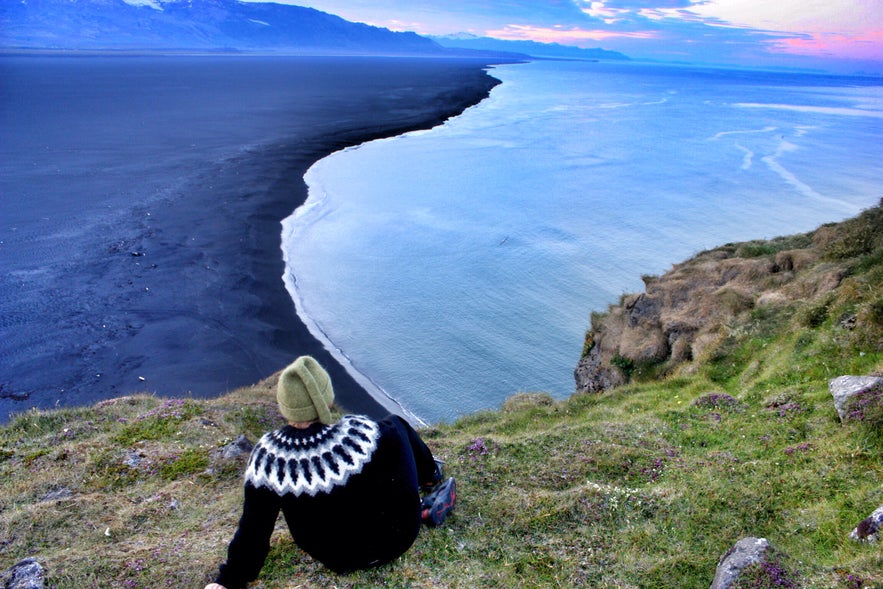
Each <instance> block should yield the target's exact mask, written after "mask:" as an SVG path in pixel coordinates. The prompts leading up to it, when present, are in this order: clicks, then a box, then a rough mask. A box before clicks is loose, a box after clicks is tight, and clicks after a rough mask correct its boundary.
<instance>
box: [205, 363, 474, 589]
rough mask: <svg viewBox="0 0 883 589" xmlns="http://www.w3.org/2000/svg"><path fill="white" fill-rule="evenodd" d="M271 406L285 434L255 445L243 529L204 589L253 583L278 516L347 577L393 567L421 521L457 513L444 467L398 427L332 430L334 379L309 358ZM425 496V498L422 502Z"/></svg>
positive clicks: (369, 423) (393, 420)
mask: <svg viewBox="0 0 883 589" xmlns="http://www.w3.org/2000/svg"><path fill="white" fill-rule="evenodd" d="M276 399H277V401H278V402H279V410H280V412H281V413H282V415H283V416H284V417H285V418H286V419H287V420H288V422H289V425H287V426H285V427H283V428H281V429H278V430H275V431H272V432H269V433H267V434H265V435H264V436H263V437H262V438H261V439H260V441H259V442H258V443H257V444H256V445H255V447H254V450H253V451H252V453H251V457H250V458H249V460H248V466H247V467H246V470H245V500H244V504H243V509H242V517H241V518H240V520H239V527H238V529H237V530H236V533H235V535H234V536H233V540H232V541H231V542H230V545H229V547H228V549H227V560H226V562H225V563H223V564H222V565H221V567H220V573H219V574H218V576H217V578H216V580H215V582H214V583H210V584H209V585H206V588H205V589H243V588H244V587H245V586H246V584H247V583H249V582H250V581H253V580H254V579H256V578H257V576H258V574H259V573H260V571H261V568H262V567H263V565H264V560H265V559H266V558H267V553H268V552H269V550H270V536H271V535H272V533H273V529H274V527H275V525H276V519H277V517H278V515H279V511H280V510H281V511H282V513H283V515H284V516H285V521H286V523H287V524H288V529H289V530H290V532H291V536H292V538H293V539H294V542H295V543H296V544H297V545H298V546H299V547H300V548H301V549H303V550H304V551H305V552H306V553H308V554H309V555H310V556H312V557H313V558H314V559H316V560H317V561H319V562H321V563H322V564H324V565H325V566H326V567H328V568H329V569H331V570H332V571H335V572H338V573H346V572H350V571H354V570H357V569H362V568H368V567H374V566H378V565H381V564H384V563H387V562H390V561H391V560H394V559H395V558H398V557H399V556H401V555H402V554H403V553H404V552H405V551H406V550H408V548H410V547H411V544H413V543H414V540H415V539H416V538H417V534H418V533H419V531H420V526H421V522H422V523H424V524H426V525H428V526H437V525H439V524H441V523H442V521H444V519H445V517H446V516H447V515H448V513H449V512H450V511H451V509H453V507H454V502H455V500H456V494H457V493H456V485H455V482H454V479H453V478H449V479H447V480H446V481H444V482H442V479H443V476H442V472H441V463H438V462H437V461H436V460H435V459H434V458H433V456H432V452H431V451H430V449H429V448H428V447H427V446H426V444H425V443H424V442H423V440H421V439H420V436H419V435H418V434H417V432H416V431H415V430H414V429H413V428H412V427H411V426H410V425H409V424H408V422H406V421H405V420H404V419H402V418H401V417H398V416H396V415H390V416H388V417H386V418H385V419H382V420H380V421H374V420H372V419H369V418H368V417H364V416H361V415H345V416H343V417H341V418H340V419H339V420H338V421H337V422H334V420H333V419H332V415H331V410H330V407H331V404H332V402H333V400H334V390H333V388H332V385H331V378H330V377H329V376H328V373H327V372H325V370H324V369H323V368H322V366H321V365H320V364H319V363H318V362H317V361H316V360H315V359H314V358H312V357H310V356H301V357H300V358H298V359H297V360H295V361H294V362H293V363H292V364H291V365H289V366H288V367H287V368H286V369H285V370H284V371H283V372H282V375H281V376H280V378H279V386H278V389H277V393H276ZM421 490H422V491H424V492H429V494H428V495H427V496H426V497H425V498H424V499H422V500H421V498H420V492H421ZM430 491H431V492H430Z"/></svg>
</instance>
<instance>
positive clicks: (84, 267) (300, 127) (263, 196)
mask: <svg viewBox="0 0 883 589" xmlns="http://www.w3.org/2000/svg"><path fill="white" fill-rule="evenodd" d="M289 61H290V63H289V69H291V70H293V72H289V73H288V75H291V73H294V74H297V76H298V81H299V85H298V86H297V88H296V89H294V90H289V89H288V88H289V87H285V88H284V89H285V90H286V92H291V93H293V94H294V95H293V96H292V97H289V98H288V99H287V102H285V103H284V104H283V106H282V107H278V108H282V109H284V110H276V111H272V112H273V116H274V121H275V120H276V119H275V117H278V118H279V120H278V122H279V124H280V128H282V129H284V133H282V132H280V133H277V134H276V137H279V138H277V139H272V138H271V139H270V140H269V141H267V142H265V143H264V144H251V145H245V146H243V148H242V149H240V151H239V152H238V153H236V154H234V155H232V156H228V157H226V158H222V159H220V160H217V161H214V162H209V165H208V166H206V165H205V164H203V165H201V166H200V167H198V168H187V169H184V170H185V172H187V173H188V174H189V175H188V177H187V178H185V179H184V181H183V182H179V181H178V180H177V179H176V180H175V182H174V187H173V189H170V190H172V191H173V192H172V193H171V194H165V193H163V194H160V193H159V191H158V192H157V193H155V194H154V195H152V196H150V198H147V199H144V200H143V201H131V202H128V205H127V206H125V205H124V208H123V209H120V210H117V209H114V219H113V221H112V222H111V221H108V223H107V226H106V227H102V228H101V229H106V231H91V232H90V233H89V234H88V235H87V236H86V237H85V238H84V239H85V241H87V243H85V244H77V247H76V249H75V250H72V252H73V253H75V255H76V259H74V258H66V259H64V260H62V261H61V262H58V263H57V268H56V267H53V268H52V270H53V272H54V273H55V274H57V276H53V282H52V284H49V283H47V284H40V285H38V286H36V287H32V288H31V290H28V291H23V294H24V295H26V296H27V297H30V298H32V299H34V300H40V299H44V298H45V296H46V295H47V294H52V289H53V288H54V286H53V285H54V284H59V283H60V284H65V285H66V286H67V287H68V289H69V291H70V292H66V293H65V298H64V299H63V300H61V301H60V303H61V304H60V305H59V307H58V309H56V308H51V309H47V311H46V312H44V313H41V314H38V315H37V314H34V315H29V316H27V317H26V319H25V322H24V324H23V325H18V326H17V332H16V335H17V337H19V338H20V339H22V341H23V342H24V344H25V345H19V346H18V348H19V349H20V350H21V352H16V354H17V356H15V357H13V356H12V355H9V356H6V357H4V358H3V372H4V373H5V374H4V375H3V377H2V379H3V380H2V382H0V422H6V421H8V419H9V417H10V416H11V415H12V414H16V413H21V412H23V411H27V410H28V409H31V408H38V409H49V408H53V407H70V406H83V405H90V404H93V403H95V402H98V401H101V400H105V399H109V398H114V397H120V396H125V395H128V394H132V393H144V392H147V393H154V394H156V395H159V396H162V397H182V396H185V397H186V396H192V397H201V398H212V397H218V396H221V395H223V394H225V393H226V392H229V391H231V390H234V389H236V388H239V387H242V386H248V385H251V384H254V383H255V382H258V381H260V380H262V379H264V378H267V377H269V376H271V375H272V374H274V373H276V372H278V371H279V370H281V369H283V368H284V367H285V366H287V365H288V364H289V363H290V362H291V361H293V360H294V358H295V357H297V356H299V355H302V354H310V355H314V356H315V357H316V358H317V359H318V360H319V361H320V362H321V363H322V364H323V365H324V366H325V367H326V369H327V370H328V372H329V373H330V374H331V377H332V379H333V382H334V387H335V391H336V398H337V401H338V403H339V404H340V405H341V406H343V407H345V408H346V410H347V411H349V412H353V413H364V414H367V415H371V416H380V415H383V414H385V413H386V412H387V410H386V408H385V407H384V406H383V405H382V404H381V403H379V402H378V401H377V400H376V399H375V398H374V397H372V396H371V395H370V394H369V392H368V391H366V390H365V388H364V387H362V386H361V385H360V384H359V383H358V382H357V381H356V380H355V379H354V378H353V377H352V376H351V375H350V374H349V372H347V370H346V369H345V368H344V367H343V366H341V364H340V363H339V362H338V361H337V360H336V359H335V358H334V357H333V355H332V354H331V353H330V352H328V351H327V350H326V349H325V347H324V346H323V345H322V343H321V342H319V341H318V340H317V339H316V338H315V337H314V336H313V334H311V333H310V331H309V329H308V328H307V326H306V325H305V324H304V322H303V321H302V320H301V319H300V317H299V316H298V315H297V312H296V309H295V304H294V302H293V300H292V298H291V296H290V295H289V293H288V291H287V290H286V288H285V284H284V282H283V279H282V277H283V275H284V273H285V264H284V261H283V259H282V255H281V242H280V240H281V221H282V220H283V219H284V218H286V217H288V216H289V215H291V214H292V213H293V212H294V211H295V210H296V209H297V208H298V207H300V206H301V205H302V204H303V203H304V202H306V199H307V196H308V195H307V187H306V184H305V183H304V180H303V176H304V174H305V173H306V171H307V170H308V169H309V167H310V166H312V165H313V164H314V163H315V162H317V161H319V160H320V159H322V158H324V157H326V156H328V155H330V154H332V153H334V152H336V151H339V150H341V149H344V148H346V147H351V146H355V145H359V144H362V143H365V142H368V141H372V140H375V139H381V138H387V137H395V136H397V135H401V134H403V133H406V132H409V131H416V130H422V129H429V128H432V127H434V126H437V125H439V124H441V123H443V122H444V121H445V120H447V119H449V118H451V117H453V116H456V115H458V114H460V113H461V112H463V110H465V109H466V108H468V107H470V106H473V105H474V104H477V103H478V102H480V101H481V100H483V99H484V98H486V97H487V96H488V94H489V92H490V90H491V89H492V88H493V87H495V86H496V85H497V84H499V83H500V82H499V80H497V79H495V78H493V77H492V76H491V75H490V74H489V73H488V70H489V69H490V68H491V67H492V66H493V65H495V64H499V63H507V62H506V61H505V60H487V59H450V60H444V61H442V60H421V59H393V58H390V59H387V58H384V59H376V60H359V61H358V62H354V61H353V60H346V59H343V58H340V59H338V58H329V59H326V60H322V62H321V64H320V65H316V62H315V61H313V62H311V61H310V59H309V58H304V59H298V58H292V59H291V60H289ZM280 62H284V59H279V58H274V60H272V64H271V65H272V67H271V66H270V65H267V66H266V70H265V71H260V72H258V73H260V74H262V75H264V76H265V77H264V78H259V79H258V80H257V81H258V82H259V83H263V84H266V85H267V87H269V88H270V90H275V89H277V86H278V85H280V84H282V83H283V82H280V81H279V80H278V79H277V78H279V77H280V76H283V75H285V73H284V72H279V71H278V70H277V69H273V68H275V67H278V66H277V65H276V64H278V63H280ZM196 63H197V65H196V66H194V68H195V69H194V71H201V70H200V69H199V68H200V67H201V62H196ZM267 63H270V62H269V61H268V62H267ZM311 63H312V65H310V64H311ZM291 64H294V65H291ZM260 65H261V64H260V63H259V62H258V63H257V66H255V65H252V70H250V71H249V74H248V75H255V74H254V73H252V72H253V70H254V69H256V67H258V66H260ZM311 67H312V68H313V69H309V68H311ZM298 68H299V69H298ZM286 71H287V70H286ZM243 75H245V74H243ZM302 78H303V79H302ZM267 80H269V81H267ZM225 83H226V82H225ZM287 83H288V84H291V82H290V81H287ZM260 91H261V89H249V92H252V93H253V94H256V93H258V92H260ZM206 92H207V93H208V92H209V91H208V90H206ZM254 100H255V102H258V105H257V106H258V107H260V106H261V103H260V102H259V101H258V100H257V99H254ZM292 101H293V102H292ZM185 112H186V111H185ZM258 112H259V114H260V111H258ZM221 114H223V113H221ZM217 124H218V125H221V128H220V129H219V130H217V129H215V127H209V128H211V129H213V132H214V133H218V134H220V135H221V136H222V137H223V135H224V133H223V131H224V129H223V127H224V126H226V125H229V124H231V122H229V121H227V120H224V119H223V118H220V119H219V120H218V122H217ZM84 165H85V164H84ZM172 165H178V166H180V164H177V162H172V164H169V166H172ZM169 169H171V170H172V171H173V172H175V173H177V171H178V170H179V169H182V168H171V167H169ZM152 173H153V172H152ZM160 173H162V174H166V173H167V170H166V169H165V168H163V169H162V170H159V171H157V172H156V175H157V176H158V177H162V178H165V177H166V176H164V175H162V176H160ZM132 180H134V181H135V183H138V182H140V181H141V178H137V177H136V178H134V179H130V181H132ZM76 188H78V189H81V190H82V192H83V194H84V196H83V198H86V197H87V196H88V193H89V191H90V190H93V189H92V187H91V186H88V185H86V186H85V187H76ZM32 263H34V264H36V263H38V262H32ZM15 286H16V288H18V285H15ZM18 298H21V297H16V299H18ZM22 304H24V303H22ZM15 311H16V309H12V310H11V311H6V312H15ZM47 329H49V330H52V332H53V333H55V334H56V335H57V337H54V338H52V339H51V340H50V341H48V342H45V343H43V342H42V341H41V342H40V343H39V344H37V343H34V341H35V340H36V339H37V338H36V337H35V336H33V335H32V334H35V333H46V330H47ZM42 339H45V338H42ZM8 345H9V346H14V345H16V342H9V343H8ZM40 346H42V347H40ZM30 348H34V349H33V351H31V350H30Z"/></svg>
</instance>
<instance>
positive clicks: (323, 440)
mask: <svg viewBox="0 0 883 589" xmlns="http://www.w3.org/2000/svg"><path fill="white" fill-rule="evenodd" d="M291 433H292V432H291V428H282V429H278V430H275V431H272V432H269V433H267V434H264V436H263V437H262V438H261V439H260V440H259V441H258V443H257V445H256V446H255V448H254V450H253V451H252V453H251V457H250V458H249V460H248V466H247V467H246V469H245V481H246V483H247V484H248V483H250V484H251V485H253V486H254V487H266V488H267V489H270V490H272V491H274V492H275V493H276V494H277V495H279V496H282V495H287V494H292V495H294V496H299V495H302V494H304V493H306V494H307V495H310V496H315V495H316V494H317V493H328V492H330V491H331V490H332V489H333V488H334V487H337V486H343V485H345V484H346V482H347V481H348V480H349V478H350V477H351V476H353V475H355V474H358V473H360V472H362V468H363V467H364V466H365V465H366V464H368V463H369V462H370V461H371V458H372V456H373V455H374V451H375V450H376V449H377V440H378V439H379V437H380V428H379V426H378V425H377V423H375V422H374V421H372V420H371V419H369V418H367V417H364V416H362V415H347V416H345V417H342V418H341V419H340V420H339V421H338V422H337V423H336V424H333V425H329V426H326V427H323V428H322V429H321V430H320V431H318V432H317V433H315V434H313V435H311V436H308V437H298V436H293V435H291Z"/></svg>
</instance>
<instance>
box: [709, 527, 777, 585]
mask: <svg viewBox="0 0 883 589" xmlns="http://www.w3.org/2000/svg"><path fill="white" fill-rule="evenodd" d="M769 549H770V543H769V542H768V541H767V539H766V538H751V537H749V538H742V539H741V540H739V541H738V542H736V545H735V546H733V547H732V548H730V550H729V551H728V552H727V553H726V554H724V555H723V557H722V558H721V559H720V562H718V564H717V570H716V571H715V573H714V581H712V582H711V589H728V587H730V586H731V585H732V584H733V583H734V582H735V581H736V579H738V578H739V575H740V574H741V573H742V570H743V569H744V568H745V567H747V566H750V565H752V564H755V563H758V562H762V561H763V558H764V556H765V555H766V553H767V551H768V550H769Z"/></svg>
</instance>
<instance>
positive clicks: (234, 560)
mask: <svg viewBox="0 0 883 589" xmlns="http://www.w3.org/2000/svg"><path fill="white" fill-rule="evenodd" d="M280 507H281V505H280V499H279V497H278V496H277V495H276V494H275V493H273V492H272V491H269V490H267V489H263V488H261V489H258V488H255V487H254V486H252V485H250V484H246V485H245V502H244V504H243V507H242V517H241V518H240V519H239V527H238V528H237V530H236V534H235V535H234V536H233V540H232V541H231V542H230V546H229V547H228V548H227V562H225V563H224V564H222V565H221V572H220V574H219V575H218V578H217V579H216V580H215V582H216V583H218V584H220V585H223V586H224V587H227V589H245V586H246V584H247V583H249V582H250V581H253V580H254V579H256V578H257V576H258V573H260V572H261V568H262V567H263V566H264V561H265V560H266V558H267V553H268V552H269V551H270V536H272V535H273V529H274V528H275V527H276V518H277V517H278V516H279V510H280Z"/></svg>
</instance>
